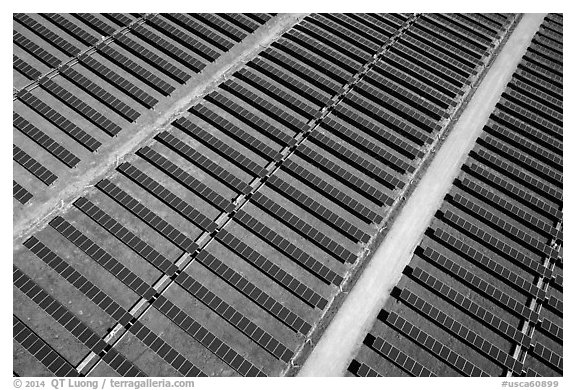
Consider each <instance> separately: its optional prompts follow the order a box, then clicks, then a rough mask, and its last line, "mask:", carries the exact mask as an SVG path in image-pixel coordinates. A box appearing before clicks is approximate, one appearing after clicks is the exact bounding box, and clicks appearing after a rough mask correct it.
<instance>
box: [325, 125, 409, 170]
mask: <svg viewBox="0 0 576 390" xmlns="http://www.w3.org/2000/svg"><path fill="white" fill-rule="evenodd" d="M357 117H358V116H357ZM321 126H322V129H326V130H330V131H331V132H332V133H335V134H337V135H343V136H344V137H346V140H351V141H353V142H352V143H353V144H358V145H359V146H361V147H362V149H363V150H364V151H365V152H366V153H368V154H370V155H372V156H373V157H374V158H376V159H377V160H379V161H382V162H384V163H385V164H386V165H388V166H390V167H391V168H393V169H394V170H396V171H398V172H400V173H402V174H404V173H406V172H413V171H414V167H413V165H411V164H410V163H408V162H406V161H405V160H404V159H402V158H400V157H398V156H396V155H395V154H393V153H391V152H389V151H388V149H386V148H383V147H381V146H379V145H378V144H376V143H374V142H372V141H371V140H369V139H366V138H364V137H362V135H361V133H360V132H355V131H353V130H352V129H350V128H349V126H346V125H343V124H341V122H337V121H335V120H334V119H333V118H331V117H328V118H326V119H325V120H324V121H322V125H321ZM390 138H394V137H393V136H392V137H390ZM396 140H397V141H398V143H401V146H404V147H406V148H409V149H410V150H413V151H414V152H415V153H416V155H418V154H419V150H418V149H417V148H415V147H414V146H412V145H411V144H409V143H407V142H405V141H403V140H401V139H398V138H396ZM395 146H396V145H395ZM414 157H416V156H414ZM359 160H363V159H359ZM362 163H364V161H362ZM366 164H367V166H366V169H370V168H368V167H369V166H370V165H373V164H371V163H368V162H367V161H366ZM378 170H380V169H379V168H378ZM383 175H384V176H385V175H387V173H383Z"/></svg>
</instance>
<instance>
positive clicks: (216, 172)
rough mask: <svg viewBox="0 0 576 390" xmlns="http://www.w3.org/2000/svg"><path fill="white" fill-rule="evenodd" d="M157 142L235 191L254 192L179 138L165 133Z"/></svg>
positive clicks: (157, 137) (158, 136)
mask: <svg viewBox="0 0 576 390" xmlns="http://www.w3.org/2000/svg"><path fill="white" fill-rule="evenodd" d="M155 139H156V140H158V141H160V142H162V143H163V144H164V145H166V146H167V147H169V148H170V149H171V150H173V151H175V152H177V153H178V154H180V155H181V156H182V157H184V158H185V159H186V160H188V161H190V162H192V163H194V164H196V165H198V166H200V167H201V168H202V169H204V170H205V171H206V172H208V173H209V174H211V175H213V176H214V177H216V178H218V179H220V180H221V181H222V182H223V183H224V184H226V185H228V186H229V187H230V188H232V189H233V190H235V191H237V192H239V193H241V194H247V193H249V192H250V191H251V190H252V187H251V186H250V185H248V184H247V183H246V182H244V181H243V180H240V179H239V178H238V177H236V176H235V175H233V174H232V173H230V172H229V171H228V170H226V169H224V168H222V167H221V166H220V165H218V164H216V163H214V162H213V161H211V160H210V159H209V158H208V157H206V156H205V155H203V154H202V153H200V152H198V151H196V150H194V149H193V148H191V147H190V146H188V145H187V144H186V143H184V142H182V141H180V140H179V139H178V138H176V137H174V136H173V135H172V134H170V133H169V132H167V131H165V132H162V133H160V134H158V135H157V136H156V137H155Z"/></svg>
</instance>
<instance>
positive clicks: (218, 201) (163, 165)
mask: <svg viewBox="0 0 576 390" xmlns="http://www.w3.org/2000/svg"><path fill="white" fill-rule="evenodd" d="M138 155H139V156H141V157H143V158H145V159H146V160H147V161H149V162H150V163H152V164H154V165H155V166H156V167H158V169H160V170H162V171H163V172H165V173H166V174H168V175H170V176H171V177H173V178H174V179H175V180H177V181H178V182H179V183H181V184H182V185H183V186H184V187H186V188H188V189H189V190H190V191H193V192H195V193H197V194H198V195H199V196H200V197H202V198H204V199H205V200H206V201H208V203H210V204H212V205H214V206H216V207H217V208H219V209H220V210H223V211H224V212H230V211H232V209H233V208H234V205H233V204H232V203H231V202H230V201H229V200H228V199H226V198H224V197H223V196H222V195H220V194H219V193H218V192H216V191H214V190H213V189H212V188H210V187H208V186H207V185H206V184H204V183H202V182H201V181H200V180H198V179H195V178H194V177H192V175H190V174H189V173H187V172H186V171H184V170H183V169H182V168H180V167H179V166H177V165H176V164H174V163H172V162H171V161H169V160H168V159H167V158H166V157H164V156H162V155H161V154H160V153H158V152H156V151H154V150H153V149H152V148H150V147H149V146H145V147H143V148H142V149H140V150H138ZM118 170H119V171H121V172H124V173H125V174H126V175H130V177H132V178H133V179H134V180H137V181H138V182H139V183H140V184H141V185H144V186H148V187H147V190H149V191H151V192H153V193H154V195H156V196H158V197H162V199H163V200H164V201H165V202H166V201H167V200H169V199H170V198H172V196H171V195H169V192H168V191H167V190H166V189H164V188H163V187H162V186H161V185H160V184H157V183H155V182H154V181H153V180H152V179H150V178H148V177H147V176H146V175H145V174H144V173H142V172H140V171H139V170H138V169H136V168H135V167H133V166H131V165H130V164H128V163H124V164H122V165H120V166H119V167H118ZM176 199H178V198H176ZM177 202H178V201H177ZM169 204H170V205H171V206H173V207H174V206H176V203H172V202H171V203H169ZM185 205H186V203H185V202H184V203H181V204H180V205H178V206H176V207H178V208H179V211H181V212H184V213H185V214H188V215H189V216H190V217H192V218H193V219H195V223H198V224H199V226H201V227H202V228H203V229H205V230H207V231H211V230H213V229H215V228H216V226H215V224H214V222H211V221H210V222H209V221H208V220H207V218H206V217H204V216H200V215H199V214H197V212H194V211H192V210H190V211H188V209H189V208H188V207H187V206H185Z"/></svg>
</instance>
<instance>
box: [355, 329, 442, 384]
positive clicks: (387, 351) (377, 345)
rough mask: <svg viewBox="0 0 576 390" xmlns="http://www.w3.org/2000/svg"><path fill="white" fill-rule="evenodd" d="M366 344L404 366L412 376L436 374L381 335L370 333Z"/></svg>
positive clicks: (399, 365)
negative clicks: (376, 335) (375, 335)
mask: <svg viewBox="0 0 576 390" xmlns="http://www.w3.org/2000/svg"><path fill="white" fill-rule="evenodd" d="M364 344H365V345H367V346H369V347H371V348H372V349H374V350H375V351H376V352H378V353H379V354H381V355H382V356H384V357H385V358H387V359H388V360H390V361H391V362H393V363H394V364H396V365H397V366H398V367H400V368H402V369H403V370H404V371H406V372H407V373H408V374H410V375H411V376H419V377H434V376H436V374H434V373H433V372H432V371H430V370H429V369H427V368H426V367H424V366H423V365H422V364H420V363H418V362H417V361H416V360H414V359H412V358H411V357H410V356H408V355H406V354H405V353H404V352H402V351H400V350H399V349H398V348H396V347H395V346H393V345H392V344H390V343H389V342H388V341H386V340H384V339H382V338H380V337H374V336H372V335H371V334H368V335H367V336H366V339H365V340H364Z"/></svg>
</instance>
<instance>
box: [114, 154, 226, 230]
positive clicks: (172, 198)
mask: <svg viewBox="0 0 576 390" xmlns="http://www.w3.org/2000/svg"><path fill="white" fill-rule="evenodd" d="M118 171H119V172H122V173H123V174H124V175H126V177H128V178H129V179H131V180H132V181H134V182H135V183H136V184H138V185H139V186H141V187H142V188H143V189H144V190H146V191H148V192H150V193H151V194H152V195H154V196H156V197H157V198H158V199H160V200H161V201H162V202H164V203H165V204H167V205H168V206H170V207H171V208H172V209H174V210H175V211H176V212H177V213H179V214H180V215H182V216H183V217H184V218H186V219H187V220H188V221H190V222H192V223H193V224H195V225H196V226H198V227H200V228H201V229H204V230H205V231H207V232H209V233H211V232H213V231H214V230H215V229H216V227H217V225H216V223H215V222H214V221H212V220H211V219H210V218H208V217H207V216H205V215H204V214H202V213H201V212H200V211H198V209H196V208H194V207H193V206H191V205H190V204H189V203H188V202H186V201H185V200H183V199H182V198H180V197H178V196H176V195H174V193H172V192H171V191H169V190H168V189H166V188H165V187H164V186H163V185H161V184H160V183H158V182H157V181H155V180H153V179H152V178H151V177H150V176H148V175H146V174H145V173H144V172H142V171H141V170H139V169H138V168H136V167H134V166H133V165H130V164H129V163H123V164H121V165H120V166H119V167H118ZM206 188H208V187H206Z"/></svg>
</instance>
